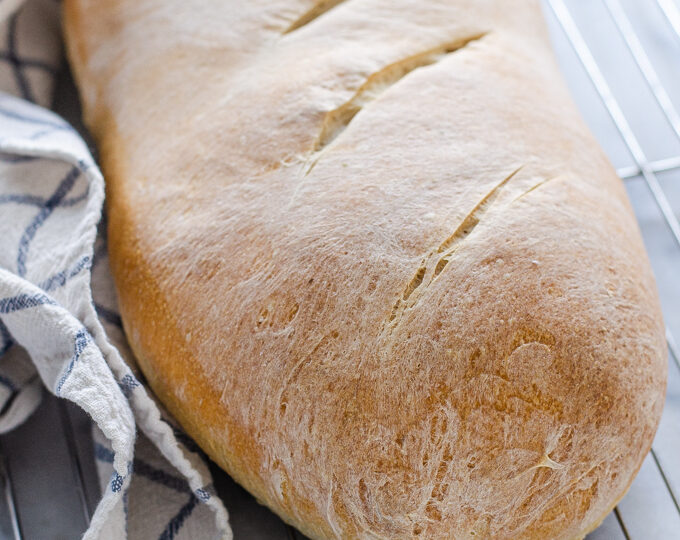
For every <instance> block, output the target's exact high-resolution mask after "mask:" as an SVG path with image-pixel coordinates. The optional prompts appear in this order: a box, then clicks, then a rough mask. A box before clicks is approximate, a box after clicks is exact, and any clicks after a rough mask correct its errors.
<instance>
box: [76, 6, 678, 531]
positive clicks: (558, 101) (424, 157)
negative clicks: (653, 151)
mask: <svg viewBox="0 0 680 540" xmlns="http://www.w3.org/2000/svg"><path fill="white" fill-rule="evenodd" d="M65 27H66V37H67V42H68V48H69V55H70V59H71V63H72V66H73V68H74V72H75V76H76V79H77V83H78V85H79V88H80V92H81V96H82V99H83V104H84V112H85V118H86V121H87V123H88V125H89V126H90V128H91V129H92V131H93V133H94V135H95V137H96V138H97V141H98V144H99V150H100V155H101V161H102V165H103V169H104V172H105V175H106V179H107V195H108V203H107V204H108V218H109V242H110V243H109V250H110V258H111V265H112V271H113V274H114V278H115V282H116V286H117V290H118V295H119V301H120V309H121V313H122V317H123V321H124V324H125V329H126V332H127V335H128V338H129V341H130V344H131V346H132V347H133V350H134V352H135V354H136V357H137V359H138V361H139V364H140V367H141V368H142V370H143V372H144V374H145V376H146V378H147V379H148V382H149V383H150V385H151V387H152V388H153V390H154V392H155V393H156V394H157V395H158V397H159V398H160V399H161V401H162V402H163V403H164V404H165V405H166V406H167V408H168V409H169V410H170V412H171V413H172V414H173V415H174V416H175V417H176V418H177V419H178V421H179V422H180V423H181V425H182V426H183V427H184V429H186V431H187V432H188V433H189V434H190V435H191V436H192V437H193V438H195V439H196V441H197V442H198V443H199V444H200V445H201V446H202V447H203V449H204V450H205V451H206V452H207V453H208V454H209V455H210V457H211V458H212V459H213V460H215V461H216V462H217V463H218V464H219V465H220V466H222V467H223V468H224V469H225V470H226V471H227V472H228V473H229V474H231V475H232V476H233V477H234V478H235V479H236V480H237V481H238V482H239V483H241V484H242V485H243V486H245V487H246V488H247V489H248V490H249V491H251V492H252V493H253V494H254V495H255V496H256V497H257V498H258V500H260V501H261V502H263V503H264V504H266V505H268V506H269V507H270V508H272V509H273V510H274V511H275V512H277V513H278V514H279V515H280V516H282V517H283V518H284V519H285V520H286V521H287V522H289V523H291V524H293V525H295V526H296V527H298V528H299V529H300V530H302V531H303V532H304V533H305V534H307V535H309V536H310V537H313V538H335V537H338V538H340V537H341V538H354V537H361V538H375V539H378V538H382V539H386V538H389V539H392V538H427V539H430V538H433V539H434V538H456V539H460V538H468V537H477V538H499V539H503V538H533V539H544V538H555V539H562V538H580V537H582V536H583V535H584V534H585V533H586V532H587V531H589V530H591V529H592V528H594V527H595V526H596V525H597V524H598V523H599V522H600V521H601V520H602V519H603V518H604V517H605V515H606V513H607V512H608V511H609V510H610V509H611V508H612V507H613V505H614V504H615V503H616V501H618V500H619V498H620V497H621V496H623V494H624V492H625V491H626V489H627V488H628V486H629V485H630V482H631V481H632V478H633V476H634V475H635V473H636V472H637V470H638V469H639V467H640V465H641V463H642V460H643V458H644V456H645V455H646V453H647V451H648V450H649V448H650V445H651V441H652V438H653V435H654V432H655V429H656V426H657V423H658V421H659V417H660V413H661V409H662V406H663V399H664V390H665V378H666V350H665V345H664V332H663V324H662V321H661V315H660V309H659V303H658V299H657V293H656V289H655V284H654V280H653V277H652V273H651V270H650V267H649V263H648V261H647V258H646V255H645V253H644V249H643V246H642V242H641V239H640V234H639V232H638V230H637V226H636V223H635V219H634V217H633V215H632V212H631V209H630V206H629V203H628V201H627V199H626V194H625V191H624V189H623V187H622V185H621V182H620V181H619V179H618V178H617V176H616V174H615V172H614V170H613V169H612V167H611V165H610V164H609V163H608V161H607V159H606V157H605V155H604V154H603V152H602V150H601V149H600V148H599V146H598V145H597V143H596V142H595V140H594V139H593V137H592V135H591V134H590V133H589V131H588V129H587V128H586V127H585V125H584V124H583V122H582V120H581V119H580V117H579V115H578V113H577V112H576V110H575V107H574V105H573V104H572V102H571V100H570V98H569V96H568V94H567V91H566V89H565V86H564V84H563V82H562V80H561V77H560V75H559V73H558V70H557V68H556V65H555V62H554V59H553V57H552V53H551V51H550V47H549V43H548V39H547V37H546V33H545V29H544V22H543V20H542V16H541V12H540V8H539V4H538V2H537V1H534V0H522V1H516V2H508V1H506V0H474V1H473V0H448V1H434V0H427V1H422V0H421V1H415V0H414V1H406V0H389V1H388V0H383V1H380V0H346V1H344V2H343V1H338V0H335V1H325V2H316V3H314V2H311V1H308V0H305V1H302V0H287V1H285V2H284V1H282V0H266V1H265V0H251V1H248V2H241V1H235V0H231V1H227V0H205V1H202V2H178V1H176V0H172V1H170V0H162V1H161V0H143V1H140V0H118V1H112V0H67V1H66V2H65Z"/></svg>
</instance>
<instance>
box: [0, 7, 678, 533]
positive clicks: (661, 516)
mask: <svg viewBox="0 0 680 540" xmlns="http://www.w3.org/2000/svg"><path fill="white" fill-rule="evenodd" d="M543 1H544V5H545V8H546V15H548V18H549V19H551V21H552V23H553V30H554V31H555V32H558V33H561V38H563V41H562V45H564V44H566V45H565V46H568V47H569V48H571V50H573V53H574V54H575V56H576V58H577V60H578V62H579V63H580V64H581V66H582V68H583V70H584V73H585V76H586V80H588V81H589V84H590V85H591V86H592V88H593V89H594V91H595V92H596V95H597V99H599V101H600V102H601V104H602V106H603V107H604V110H605V111H606V114H607V115H608V116H609V118H610V119H611V121H612V122H613V126H614V127H615V129H616V131H617V132H618V135H620V138H621V140H622V141H623V143H624V145H625V148H626V149H627V151H628V152H629V153H630V156H631V157H632V162H633V164H631V165H628V164H626V165H624V166H621V167H619V168H618V169H617V172H618V174H619V176H621V178H623V179H624V180H625V181H626V184H627V186H628V187H629V188H630V187H631V186H634V185H637V184H639V183H641V184H642V185H643V186H644V189H645V190H646V191H647V193H648V194H649V196H650V198H651V201H653V205H655V207H656V209H658V210H655V211H657V213H658V215H659V216H660V219H661V220H662V221H663V224H664V227H665V228H666V229H667V231H668V234H669V235H670V239H671V240H670V242H672V243H674V249H675V251H676V253H675V256H676V257H678V260H679V261H680V223H679V222H678V218H677V215H676V212H675V211H674V209H673V203H672V201H673V198H672V197H669V194H668V192H667V191H668V190H667V187H668V186H666V188H665V187H664V182H663V181H661V180H660V176H661V175H664V174H677V175H678V178H679V179H680V151H678V152H677V153H674V155H670V156H663V157H661V158H659V159H650V157H649V155H648V152H645V150H644V148H645V146H644V144H642V143H643V142H645V141H644V139H643V138H641V136H640V135H639V134H638V133H636V130H635V129H634V126H633V125H632V123H631V121H630V120H629V118H628V117H627V115H626V114H625V112H624V111H625V108H624V107H623V106H622V104H621V103H620V102H619V100H618V99H617V97H616V93H615V92H614V91H613V90H617V89H618V85H619V84H620V82H621V81H618V82H617V81H610V80H608V79H607V77H606V75H605V73H604V71H605V70H603V63H602V60H598V58H597V54H596V53H595V52H594V51H593V50H592V47H591V45H592V43H589V41H588V39H587V37H586V36H585V35H584V31H583V30H584V28H583V24H582V22H581V23H579V21H578V17H575V16H574V10H575V9H577V8H579V7H580V6H582V5H583V4H585V3H586V2H590V4H591V5H592V4H598V5H600V6H601V7H602V8H603V10H604V11H603V12H604V13H605V14H606V16H607V18H608V20H609V22H610V23H612V24H613V26H614V28H615V31H616V33H617V34H618V35H619V36H620V38H621V40H622V43H623V46H624V48H625V49H626V52H627V54H629V55H630V58H631V62H632V65H634V66H635V69H636V70H637V71H638V72H639V75H640V76H641V77H642V79H643V80H644V82H645V84H646V86H647V88H648V90H649V92H650V96H651V98H652V99H653V100H654V102H655V103H656V105H658V107H659V109H660V110H661V112H662V114H663V117H664V118H665V121H666V122H667V123H668V126H669V127H670V130H671V131H672V133H673V134H674V136H675V137H676V138H677V143H678V148H680V114H679V113H678V108H677V106H676V105H675V104H674V101H673V95H672V93H671V92H669V90H668V89H667V88H666V86H665V85H664V84H663V78H662V77H661V76H660V73H659V72H658V70H657V67H656V64H655V59H654V58H653V55H652V54H650V52H649V51H648V50H647V48H646V47H645V45H644V40H643V39H641V37H640V36H639V35H638V32H637V31H636V25H635V19H632V18H631V16H630V15H629V13H630V10H627V9H626V7H625V0H543ZM640 4H644V5H645V9H655V10H658V12H659V13H660V14H662V16H663V21H664V23H663V24H665V25H666V26H667V27H668V29H670V32H672V33H674V39H676V43H677V45H678V47H680V8H679V7H678V3H677V0H645V1H644V2H640ZM558 49H559V47H558ZM559 53H560V51H559V50H558V54H559ZM678 73H679V75H680V55H678ZM676 103H678V100H677V99H676ZM678 201H680V199H678ZM650 204H651V203H650ZM677 206H678V204H676V207H677ZM641 227H643V229H644V226H643V224H642V223H641ZM644 233H645V231H644V230H643V235H644ZM650 255H651V257H652V263H653V264H654V262H655V255H654V254H653V253H650ZM677 277H678V278H680V265H678V267H677ZM677 281H678V283H680V279H678V280H677ZM660 288H661V293H662V296H664V295H666V294H670V293H672V294H674V295H676V296H677V297H678V299H679V302H678V303H679V304H680V289H675V290H674V291H668V290H665V289H664V284H663V283H661V282H660ZM678 313H680V305H678ZM677 320H678V321H680V315H679V316H678V319H677ZM674 331H675V332H678V331H680V326H678V325H677V324H676V325H675V327H673V326H672V325H669V326H668V327H667V330H666V336H667V341H668V347H669V351H670V360H671V362H672V363H671V365H670V366H669V369H670V370H671V374H672V375H673V376H672V377H671V378H670V379H669V387H668V394H669V399H668V401H667V404H666V409H665V411H664V417H665V418H667V419H666V420H665V421H664V420H663V419H662V426H661V427H660V430H659V435H658V436H657V439H656V440H655V443H654V446H653V449H652V452H651V454H650V457H649V458H648V459H647V460H646V462H645V464H644V465H643V468H642V470H641V472H640V474H639V475H638V478H637V479H636V481H635V482H634V484H633V486H632V488H631V491H630V493H629V495H628V496H627V497H626V498H624V500H623V501H622V502H621V504H620V505H619V507H617V509H616V510H615V511H614V512H613V513H612V514H611V515H610V516H609V517H608V518H607V519H606V520H605V522H604V523H603V525H602V527H600V528H599V529H598V530H597V531H595V532H594V533H592V534H591V535H590V536H589V540H620V539H628V538H632V539H633V540H643V539H648V538H664V539H665V540H673V539H680V505H679V501H680V348H679V347H678V341H677V339H676V338H675V337H674ZM673 370H674V371H673ZM48 399H50V400H52V399H53V398H48ZM52 406H53V407H55V409H56V410H57V411H59V412H58V413H55V412H54V411H53V413H52V417H51V419H47V420H43V424H44V423H45V422H52V423H55V422H60V424H61V427H62V431H65V432H66V433H67V434H68V437H67V440H66V441H65V443H63V444H65V447H66V450H65V452H62V454H63V455H64V456H66V455H68V457H65V458H64V459H65V460H66V461H65V463H62V464H60V465H59V466H60V467H61V468H68V470H69V471H70V473H69V474H70V476H71V477H72V480H73V485H74V491H75V494H76V495H75V496H74V497H73V498H72V502H71V504H72V506H73V508H72V512H73V513H74V514H75V513H76V512H78V514H79V515H80V514H84V521H83V520H82V519H81V520H80V522H81V525H80V527H81V529H82V527H83V526H84V525H85V524H86V523H87V521H88V520H89V515H90V514H91V513H92V510H93V508H94V506H93V501H96V493H93V489H96V488H93V482H94V483H95V484H96V480H95V479H94V478H92V464H91V463H87V462H86V459H87V458H86V456H87V453H88V446H87V444H81V440H82V439H83V429H82V427H83V426H82V425H81V426H79V428H76V427H75V423H76V422H80V421H81V420H82V419H80V420H78V417H77V413H76V411H73V410H70V409H68V410H67V409H66V408H64V407H65V406H64V405H63V404H57V403H52ZM46 409H47V407H46ZM55 414H56V416H54V415H55ZM29 427H30V426H29ZM42 431H44V429H43V430H42ZM42 431H39V430H37V429H36V430H35V432H36V433H39V432H42ZM24 437H30V435H25V436H24ZM0 443H1V444H2V445H3V447H4V445H5V442H2V441H0ZM10 443H11V441H7V444H10ZM14 472H17V478H16V479H15V478H13V476H14ZM20 473H21V471H13V469H12V463H9V464H6V463H5V462H4V461H3V460H2V459H1V458H0V490H1V493H0V499H3V500H4V501H5V505H4V506H5V507H6V509H7V516H5V517H6V518H7V519H6V520H5V521H4V523H5V525H6V527H5V528H3V523H2V522H3V516H2V515H0V538H4V537H7V538H15V539H19V538H22V531H21V523H22V522H23V523H24V524H25V520H26V519H27V518H26V517H25V515H24V516H22V513H23V512H24V509H23V508H22V505H21V502H22V495H21V493H18V492H20V490H21V489H22V485H21V484H22V482H21V477H20ZM13 480H14V481H13ZM229 482H231V481H230V480H229V479H228V478H226V476H224V477H220V476H219V475H218V476H217V477H216V483H217V484H218V487H219V484H220V483H221V484H222V486H223V487H222V492H221V493H223V494H224V493H226V498H227V499H228V500H227V504H228V506H229V507H230V509H231V510H232V525H233V528H234V532H235V534H236V537H244V538H254V537H257V538H272V539H276V540H284V539H287V540H302V539H303V538H304V537H303V536H302V535H301V534H300V533H299V532H297V531H295V530H294V529H292V528H290V527H287V526H285V525H284V524H283V523H282V522H280V521H279V520H278V518H276V517H274V516H273V515H270V514H269V513H268V512H267V511H266V510H265V509H263V508H262V507H260V506H258V505H257V503H256V502H255V501H254V500H253V499H252V497H250V496H249V495H248V494H246V493H245V492H244V491H243V490H242V489H241V488H239V487H238V486H236V485H235V484H233V482H232V483H229ZM17 493H18V496H17ZM223 496H225V495H223ZM36 504H38V503H36ZM0 506H1V505H0ZM0 514H2V512H1V511H0ZM22 518H23V519H22ZM81 532H82V530H80V531H74V536H75V535H77V534H79V533H81ZM26 537H33V536H32V535H31V534H30V533H29V534H26ZM44 537H45V538H46V536H44Z"/></svg>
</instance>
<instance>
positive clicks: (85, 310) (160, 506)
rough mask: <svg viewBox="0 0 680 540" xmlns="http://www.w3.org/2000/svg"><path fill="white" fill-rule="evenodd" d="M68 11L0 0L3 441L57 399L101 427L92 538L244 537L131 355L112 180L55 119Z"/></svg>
mask: <svg viewBox="0 0 680 540" xmlns="http://www.w3.org/2000/svg"><path fill="white" fill-rule="evenodd" d="M59 9H60V5H59V3H58V2H55V1H54V0H26V1H22V0H0V432H4V431H7V430H9V429H12V428H13V427H15V426H16V425H18V424H20V423H21V422H22V421H23V420H25V419H26V418H27V417H28V416H29V415H30V414H31V413H32V412H33V411H34V410H35V408H36V407H37V405H38V404H39V402H40V397H41V395H42V394H41V392H42V389H43V387H46V388H47V389H48V390H49V391H51V392H53V393H54V394H55V395H57V396H59V397H61V398H63V399H68V400H71V401H73V402H74V403H76V404H77V405H79V406H80V407H82V408H83V409H84V410H85V411H86V412H87V413H88V414H89V415H90V417H91V418H92V420H93V421H94V423H95V424H96V425H97V428H98V430H97V434H96V436H95V451H96V458H97V461H98V464H99V471H100V476H101V478H102V491H103V494H102V498H101V500H100V502H99V504H98V506H97V508H96V511H95V513H94V515H93V517H92V520H91V523H90V526H89V528H88V530H87V531H86V532H85V538H88V539H108V538H111V539H120V538H125V537H127V538H131V539H136V538H140V539H141V538H144V539H146V538H164V539H172V538H177V539H180V538H231V536H232V534H231V529H230V527H229V524H228V516H227V512H226V509H225V508H224V506H223V504H222V502H221V501H220V500H219V498H218V497H216V496H215V493H214V491H213V488H212V484H211V478H210V472H209V470H208V467H207V464H206V461H205V456H204V455H203V454H202V453H201V451H200V450H199V449H198V448H197V447H196V446H195V445H194V444H192V441H191V440H190V439H188V438H187V437H186V436H185V435H183V433H182V432H181V431H180V430H178V428H177V427H176V426H175V425H174V424H173V423H172V420H171V419H170V418H169V417H168V416H167V414H165V413H164V412H163V411H162V410H161V407H160V406H159V405H158V404H157V403H156V402H155V401H154V399H153V398H152V397H151V395H150V393H149V392H148V390H147V388H146V386H145V384H144V381H143V378H142V377H141V375H140V374H139V373H138V372H137V370H136V368H135V366H134V360H133V359H132V356H131V355H130V353H129V349H128V348H127V345H126V343H125V336H124V334H123V331H122V326H121V323H120V317H119V315H118V314H117V312H116V300H115V293H114V290H113V286H112V282H111V278H110V275H109V272H108V265H107V258H106V243H105V235H104V234H103V233H104V228H105V223H101V224H100V221H101V215H102V203H103V199H104V180H103V178H102V175H101V173H100V171H99V169H98V168H97V165H96V163H95V162H94V161H93V158H92V157H91V154H90V152H89V149H88V147H87V145H86V144H85V143H84V142H83V140H82V138H81V137H80V135H79V134H78V133H77V132H76V131H75V130H74V129H73V128H72V127H71V125H69V124H68V123H67V122H66V121H65V120H63V119H62V118H60V117H59V116H57V115H55V114H54V113H52V112H50V111H48V110H47V108H46V107H48V106H49V105H50V103H51V100H52V91H53V88H54V81H55V76H56V73H57V71H58V69H59V65H60V63H61V61H62V58H61V57H62V52H61V51H62V46H61V38H60V31H59V28H60V25H59ZM98 231H99V234H98Z"/></svg>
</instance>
